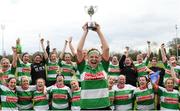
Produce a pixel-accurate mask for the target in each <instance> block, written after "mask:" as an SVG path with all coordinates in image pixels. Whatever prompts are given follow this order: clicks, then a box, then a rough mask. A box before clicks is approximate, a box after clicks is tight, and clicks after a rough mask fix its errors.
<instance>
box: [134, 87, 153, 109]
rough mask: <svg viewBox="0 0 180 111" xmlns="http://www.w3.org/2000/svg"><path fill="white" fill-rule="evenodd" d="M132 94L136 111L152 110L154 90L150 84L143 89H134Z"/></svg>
mask: <svg viewBox="0 0 180 111" xmlns="http://www.w3.org/2000/svg"><path fill="white" fill-rule="evenodd" d="M133 94H134V97H135V99H136V102H137V109H138V110H153V109H154V89H153V88H152V85H151V84H150V85H149V87H148V88H145V89H140V88H139V87H138V88H136V89H135V90H134V92H133Z"/></svg>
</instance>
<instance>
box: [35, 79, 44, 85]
mask: <svg viewBox="0 0 180 111" xmlns="http://www.w3.org/2000/svg"><path fill="white" fill-rule="evenodd" d="M40 79H41V80H43V82H44V84H45V85H46V81H45V80H44V79H43V78H38V79H36V84H37V81H38V80H40Z"/></svg>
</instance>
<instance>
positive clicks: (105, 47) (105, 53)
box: [94, 24, 109, 61]
mask: <svg viewBox="0 0 180 111" xmlns="http://www.w3.org/2000/svg"><path fill="white" fill-rule="evenodd" d="M94 31H96V32H97V34H98V36H99V39H100V41H101V44H102V57H103V59H105V60H106V61H108V60H109V45H108V43H107V41H106V39H105V37H104V35H103V33H102V32H101V30H100V26H99V24H96V28H95V30H94Z"/></svg>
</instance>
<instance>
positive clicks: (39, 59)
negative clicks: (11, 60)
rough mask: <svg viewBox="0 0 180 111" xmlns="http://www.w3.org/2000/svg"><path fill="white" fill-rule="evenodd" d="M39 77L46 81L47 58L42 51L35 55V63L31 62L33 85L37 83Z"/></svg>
mask: <svg viewBox="0 0 180 111" xmlns="http://www.w3.org/2000/svg"><path fill="white" fill-rule="evenodd" d="M38 78H43V79H44V80H45V81H46V70H45V60H44V58H43V56H42V55H41V54H40V53H36V54H34V56H33V63H32V64H31V79H32V85H35V84H36V80H37V79H38Z"/></svg>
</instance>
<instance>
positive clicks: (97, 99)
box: [78, 60, 110, 109]
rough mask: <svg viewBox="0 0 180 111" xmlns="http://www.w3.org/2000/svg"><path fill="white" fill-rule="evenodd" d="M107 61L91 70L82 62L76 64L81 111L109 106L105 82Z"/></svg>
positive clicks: (106, 83)
mask: <svg viewBox="0 0 180 111" xmlns="http://www.w3.org/2000/svg"><path fill="white" fill-rule="evenodd" d="M108 65H109V62H108V61H104V60H102V61H101V63H99V64H98V66H97V67H96V68H95V69H93V68H91V67H90V66H89V65H88V64H86V62H85V61H84V60H83V61H82V62H81V63H79V64H78V70H79V72H80V78H81V109H98V108H105V107H108V106H110V100H109V90H108V82H107V71H108Z"/></svg>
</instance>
